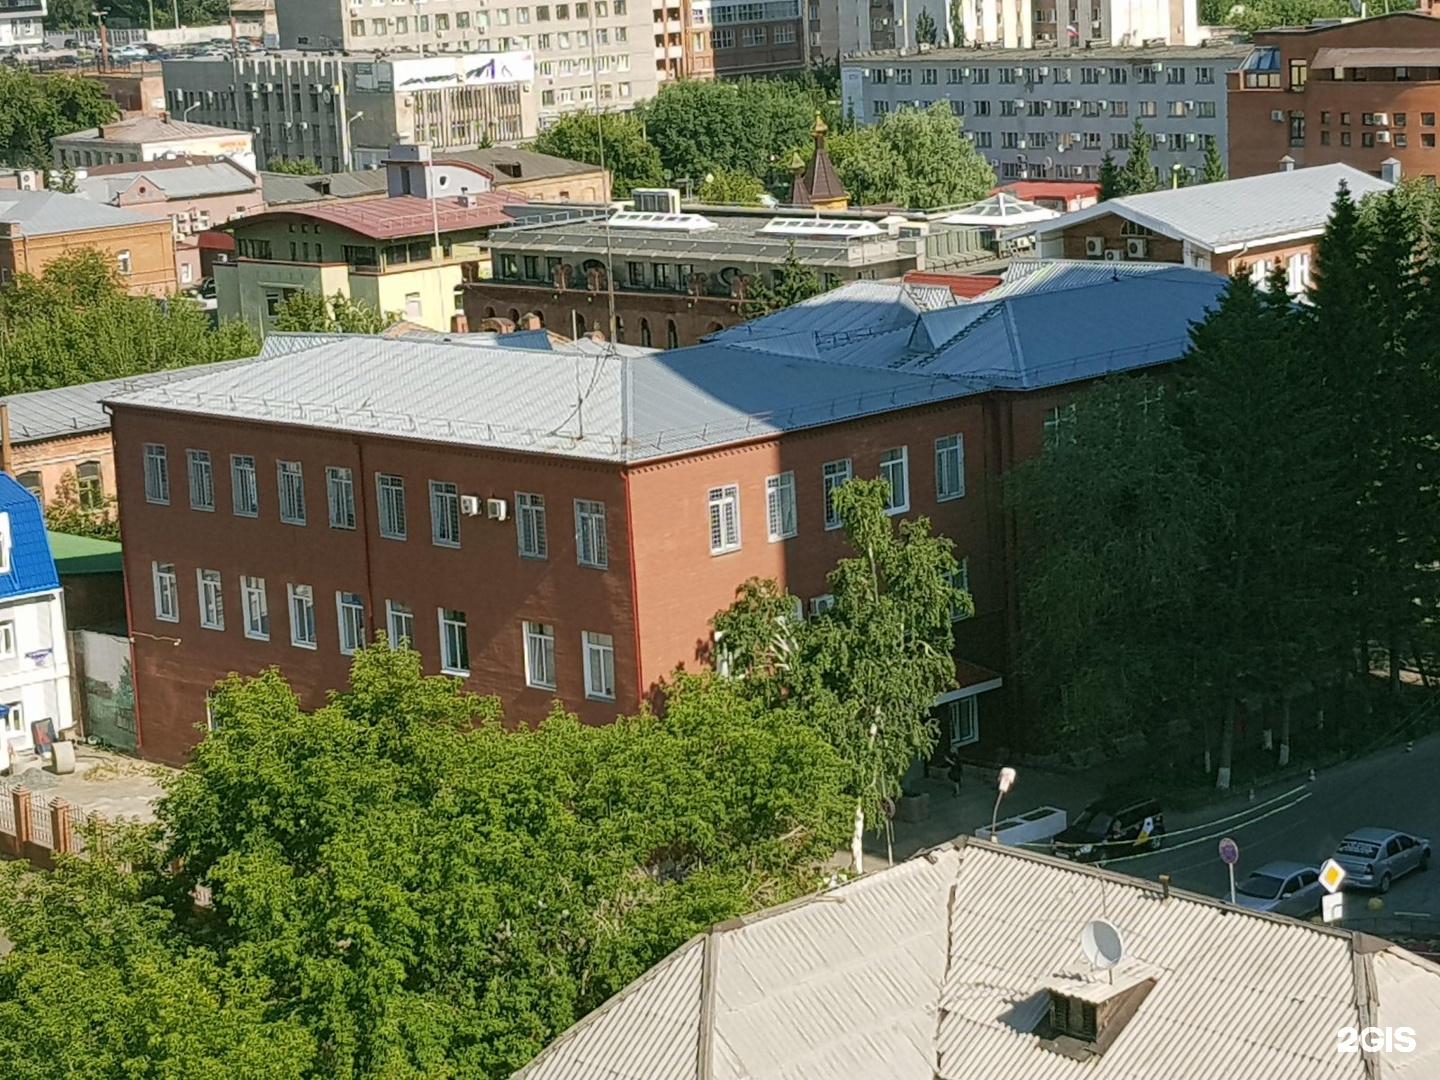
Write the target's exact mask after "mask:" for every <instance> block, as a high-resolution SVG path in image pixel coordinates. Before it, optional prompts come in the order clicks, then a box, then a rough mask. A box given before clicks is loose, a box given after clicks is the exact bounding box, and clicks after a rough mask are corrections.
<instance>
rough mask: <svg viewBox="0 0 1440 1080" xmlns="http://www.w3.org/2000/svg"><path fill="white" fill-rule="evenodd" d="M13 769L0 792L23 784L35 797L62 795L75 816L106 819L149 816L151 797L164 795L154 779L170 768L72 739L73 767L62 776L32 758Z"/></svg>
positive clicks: (151, 817) (5, 794) (148, 818)
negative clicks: (88, 815)
mask: <svg viewBox="0 0 1440 1080" xmlns="http://www.w3.org/2000/svg"><path fill="white" fill-rule="evenodd" d="M15 771H16V775H13V776H0V797H8V795H9V793H10V792H11V791H13V790H15V789H16V788H24V789H26V790H27V791H33V792H34V793H35V795H36V797H37V798H44V799H46V800H50V799H64V800H65V801H66V802H67V803H69V804H70V805H71V806H73V807H75V808H76V809H75V817H77V818H78V817H80V816H83V815H85V814H99V815H100V816H101V817H103V818H105V819H107V820H109V821H119V820H121V819H122V818H124V819H131V820H137V821H154V820H155V801H156V800H157V799H158V798H159V797H160V796H161V795H162V794H164V789H163V788H162V787H161V786H160V781H161V779H162V778H163V777H165V776H168V775H170V774H171V773H173V772H174V770H173V769H168V768H166V767H165V766H163V765H155V764H153V763H151V762H148V761H137V760H136V759H134V758H129V757H125V756H124V755H123V754H112V753H110V752H109V751H107V750H100V749H97V748H95V747H93V746H87V745H85V744H84V743H77V744H76V746H75V771H74V772H73V773H70V774H68V775H66V776H56V775H55V774H54V773H52V772H51V771H50V770H49V769H47V768H46V767H45V766H44V765H43V764H42V763H41V762H38V761H21V762H20V763H19V764H17V765H16V767H15Z"/></svg>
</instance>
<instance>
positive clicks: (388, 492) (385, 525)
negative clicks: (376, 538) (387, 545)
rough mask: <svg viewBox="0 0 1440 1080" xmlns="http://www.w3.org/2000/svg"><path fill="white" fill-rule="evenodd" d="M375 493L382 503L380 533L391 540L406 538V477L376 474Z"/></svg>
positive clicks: (380, 503) (377, 499) (378, 500)
mask: <svg viewBox="0 0 1440 1080" xmlns="http://www.w3.org/2000/svg"><path fill="white" fill-rule="evenodd" d="M375 495H376V501H377V502H378V503H379V505H380V535H381V536H383V537H385V538H386V539H389V540H404V539H405V479H404V477H400V476H388V475H386V474H385V473H376V474H375Z"/></svg>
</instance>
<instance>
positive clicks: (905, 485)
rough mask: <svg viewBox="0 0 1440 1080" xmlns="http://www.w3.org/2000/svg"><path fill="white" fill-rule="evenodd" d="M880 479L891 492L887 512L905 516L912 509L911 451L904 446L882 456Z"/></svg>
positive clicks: (888, 495) (888, 493)
mask: <svg viewBox="0 0 1440 1080" xmlns="http://www.w3.org/2000/svg"><path fill="white" fill-rule="evenodd" d="M880 478H881V479H882V480H884V481H885V483H886V485H887V486H888V488H889V491H888V492H887V494H886V497H885V511H886V513H889V514H903V513H904V512H905V511H906V510H909V509H910V451H909V450H908V449H907V448H906V447H904V446H897V447H896V448H895V449H893V450H886V451H885V452H884V453H883V454H881V455H880Z"/></svg>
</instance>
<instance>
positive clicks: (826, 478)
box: [821, 458, 850, 529]
mask: <svg viewBox="0 0 1440 1080" xmlns="http://www.w3.org/2000/svg"><path fill="white" fill-rule="evenodd" d="M849 480H850V459H849V458H846V459H845V460H844V461H829V462H826V463H825V466H824V469H823V474H822V481H821V482H822V484H823V485H824V489H825V528H827V529H838V528H840V511H839V510H837V509H836V508H835V492H837V491H838V490H840V488H841V487H842V486H843V485H844V484H846V483H848V482H849Z"/></svg>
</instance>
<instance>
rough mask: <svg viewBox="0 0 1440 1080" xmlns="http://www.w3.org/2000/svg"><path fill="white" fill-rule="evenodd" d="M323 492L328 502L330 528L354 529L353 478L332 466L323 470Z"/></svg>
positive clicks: (345, 470)
mask: <svg viewBox="0 0 1440 1080" xmlns="http://www.w3.org/2000/svg"><path fill="white" fill-rule="evenodd" d="M325 492H326V495H327V496H328V497H329V502H330V527H331V528H332V529H353V528H355V476H354V474H353V473H352V472H351V471H350V470H349V469H341V468H336V467H334V466H332V467H330V468H328V469H326V470H325Z"/></svg>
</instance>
